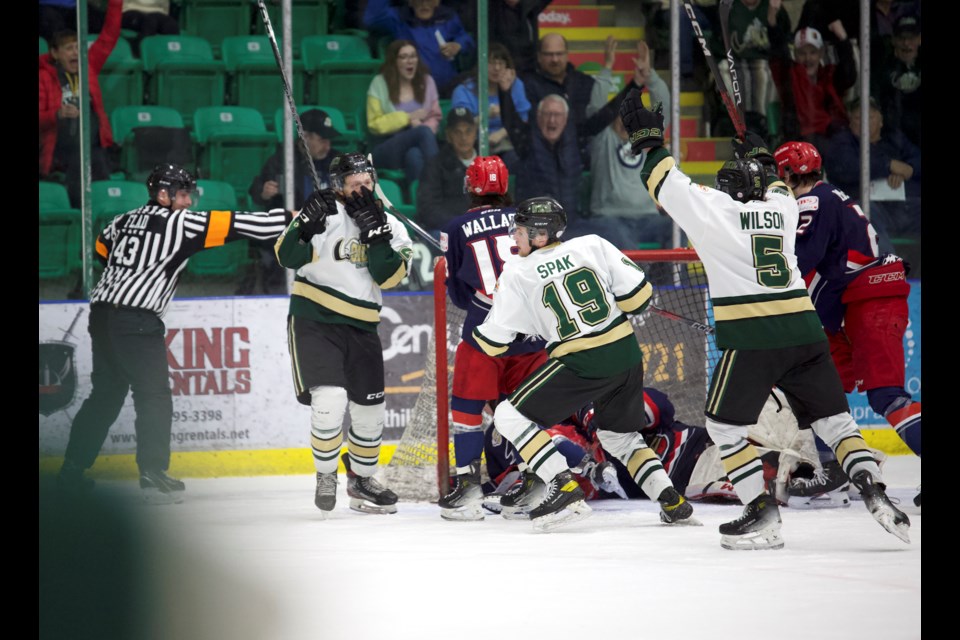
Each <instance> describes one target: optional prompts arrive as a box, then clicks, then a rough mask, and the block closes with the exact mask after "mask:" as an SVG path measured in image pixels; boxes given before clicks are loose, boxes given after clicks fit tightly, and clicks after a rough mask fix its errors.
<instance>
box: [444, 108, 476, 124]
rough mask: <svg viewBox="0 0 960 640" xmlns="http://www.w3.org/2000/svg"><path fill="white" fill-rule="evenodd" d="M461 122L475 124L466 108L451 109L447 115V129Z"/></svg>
mask: <svg viewBox="0 0 960 640" xmlns="http://www.w3.org/2000/svg"><path fill="white" fill-rule="evenodd" d="M461 122H469V123H470V124H476V120H474V118H473V114H472V113H470V110H469V109H467V108H466V107H457V108H455V109H451V110H450V113H448V114H447V125H446V126H447V128H448V129H450V128H452V127H455V126H456V125H458V124H460V123H461Z"/></svg>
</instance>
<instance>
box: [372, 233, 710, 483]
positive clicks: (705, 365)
mask: <svg viewBox="0 0 960 640" xmlns="http://www.w3.org/2000/svg"><path fill="white" fill-rule="evenodd" d="M625 253H626V254H627V255H628V256H629V257H630V258H631V259H632V260H634V262H636V263H637V264H638V265H639V266H640V267H641V268H642V269H643V270H644V272H645V273H646V275H647V279H648V280H649V281H650V282H651V283H652V284H653V287H654V294H653V300H652V303H651V305H650V308H648V310H647V311H645V312H644V313H642V314H640V315H637V316H631V322H632V324H633V327H634V333H635V335H636V337H637V341H638V342H639V343H640V346H641V349H642V351H643V354H644V385H645V386H649V387H654V388H656V389H659V390H660V391H662V392H664V393H666V394H667V396H669V398H670V400H671V401H672V402H673V404H674V406H675V409H676V414H675V415H676V419H677V420H679V421H681V422H684V423H686V424H689V425H698V426H703V425H704V415H703V409H704V405H705V400H706V393H707V387H708V385H709V381H710V374H711V372H712V371H713V367H714V365H715V364H716V362H717V360H718V358H719V355H720V354H719V352H718V350H717V347H716V342H715V340H714V335H713V329H712V327H711V324H712V322H711V321H712V309H711V306H710V304H709V295H708V293H707V279H706V274H705V272H704V270H703V265H702V264H701V263H700V261H699V259H698V257H697V254H696V252H695V251H694V250H692V249H669V250H660V251H626V252H625ZM445 268H446V267H445V263H444V261H443V259H442V258H441V259H440V260H439V261H438V263H437V265H436V267H435V270H434V339H433V340H431V342H430V346H429V349H428V353H427V361H426V363H425V372H424V377H423V382H422V386H421V388H420V394H419V396H418V397H417V401H416V404H415V406H414V409H413V412H412V413H411V416H410V419H409V421H408V422H407V426H406V428H405V430H404V433H403V436H402V437H401V439H400V442H399V443H398V445H397V449H396V452H395V453H394V455H393V457H392V458H391V460H390V462H389V464H388V465H387V466H386V467H385V468H383V469H382V471H381V475H382V478H383V480H384V482H385V483H386V484H387V485H388V486H389V487H390V488H391V489H393V491H395V492H396V493H397V494H398V495H399V496H400V497H401V498H402V499H404V500H418V501H431V502H435V501H436V500H438V499H439V494H440V491H439V487H448V486H449V484H448V483H449V477H450V467H451V465H452V464H453V461H452V460H451V454H452V446H451V443H452V440H451V435H450V414H449V407H450V389H451V386H452V383H453V360H454V353H455V351H456V348H457V344H458V343H459V341H460V330H461V327H462V326H463V320H464V315H465V312H464V311H462V310H461V309H458V308H457V307H455V306H454V305H453V304H452V303H451V302H450V300H449V298H448V297H447V295H446V288H445V286H444V282H445V278H446V275H445ZM438 338H439V339H440V340H441V341H442V342H441V344H443V343H445V345H444V346H445V348H442V349H438V348H437V342H438Z"/></svg>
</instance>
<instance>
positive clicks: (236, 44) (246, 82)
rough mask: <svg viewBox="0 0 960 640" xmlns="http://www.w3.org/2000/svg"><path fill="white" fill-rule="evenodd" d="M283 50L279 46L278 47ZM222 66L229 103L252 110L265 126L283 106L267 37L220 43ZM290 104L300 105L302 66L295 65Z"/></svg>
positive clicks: (234, 37) (227, 40) (248, 37)
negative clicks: (261, 118)
mask: <svg viewBox="0 0 960 640" xmlns="http://www.w3.org/2000/svg"><path fill="white" fill-rule="evenodd" d="M280 46H282V44H281V45H280ZM222 49H223V63H224V65H225V67H226V70H227V79H228V85H229V91H228V93H229V94H230V101H231V102H232V103H233V104H236V105H238V106H242V107H253V108H254V109H256V110H257V111H259V112H260V115H262V116H263V119H264V121H266V122H267V123H268V125H272V124H273V120H271V119H270V118H271V117H272V116H273V114H274V112H275V111H276V110H277V108H281V107H284V106H286V104H287V100H286V95H285V94H284V90H283V78H281V76H280V71H279V69H278V68H277V59H276V57H275V56H274V54H273V47H272V46H271V44H270V39H269V38H268V37H267V36H232V37H229V38H224V40H223V47H222ZM290 80H291V81H292V83H293V100H294V102H296V103H297V104H300V103H302V102H303V63H302V62H300V61H294V63H293V78H291V79H290Z"/></svg>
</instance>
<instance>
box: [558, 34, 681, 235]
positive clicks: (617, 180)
mask: <svg viewBox="0 0 960 640" xmlns="http://www.w3.org/2000/svg"><path fill="white" fill-rule="evenodd" d="M642 44H643V46H642V47H641V50H642V52H643V53H644V54H645V55H641V57H639V58H637V59H636V60H634V62H635V63H636V75H635V76H634V82H635V83H637V84H640V85H642V86H646V87H647V88H648V89H649V92H650V104H651V105H656V104H658V103H662V104H663V111H664V113H670V90H669V89H668V88H667V84H666V83H665V82H664V81H663V80H662V79H661V78H660V77H659V76H658V75H657V72H656V71H655V70H654V69H653V67H652V66H651V58H652V56H651V52H650V49H649V48H648V47H647V46H646V44H645V43H642ZM590 158H591V162H592V163H593V164H592V167H591V170H590V179H591V180H592V182H593V184H592V188H591V190H590V194H591V195H590V217H589V218H587V219H585V220H584V221H583V225H582V226H581V227H580V228H578V229H575V230H574V232H575V233H578V234H579V233H596V234H597V235H599V236H601V237H603V238H604V239H606V240H608V241H609V242H611V243H613V244H614V245H616V247H617V248H618V249H621V250H625V249H636V248H638V245H639V244H641V243H655V244H657V245H659V246H660V247H670V246H672V244H673V243H672V234H673V223H672V221H671V220H670V218H668V217H666V216H664V215H660V212H659V210H658V209H657V205H656V204H655V203H654V202H653V200H652V199H651V198H650V195H649V194H648V193H647V190H646V188H645V187H644V186H643V182H642V181H641V180H640V178H639V175H640V168H641V167H642V166H643V161H644V160H645V159H646V153H640V154H638V155H634V154H633V151H632V150H631V148H630V142H629V140H628V136H627V130H626V129H625V128H624V126H623V122H621V121H620V118H614V119H613V122H611V123H610V126H608V127H607V128H606V129H604V130H603V131H601V132H600V134H599V135H597V136H596V137H595V138H594V139H593V141H592V142H591V143H590Z"/></svg>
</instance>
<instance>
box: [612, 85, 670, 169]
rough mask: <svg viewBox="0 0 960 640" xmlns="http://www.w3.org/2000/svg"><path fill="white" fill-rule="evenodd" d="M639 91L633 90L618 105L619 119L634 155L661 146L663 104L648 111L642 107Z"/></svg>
mask: <svg viewBox="0 0 960 640" xmlns="http://www.w3.org/2000/svg"><path fill="white" fill-rule="evenodd" d="M641 95H642V94H641V93H640V90H639V89H633V90H632V91H630V93H629V94H627V97H626V98H624V99H623V102H622V103H620V119H621V120H622V121H623V126H624V127H626V129H627V133H629V134H630V147H631V149H633V154H634V155H640V152H641V151H643V150H644V149H652V148H653V147H660V146H663V104H662V103H660V104H658V105H657V106H656V109H655V110H654V111H650V110H649V109H647V108H646V107H644V106H643V101H642V100H641Z"/></svg>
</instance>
